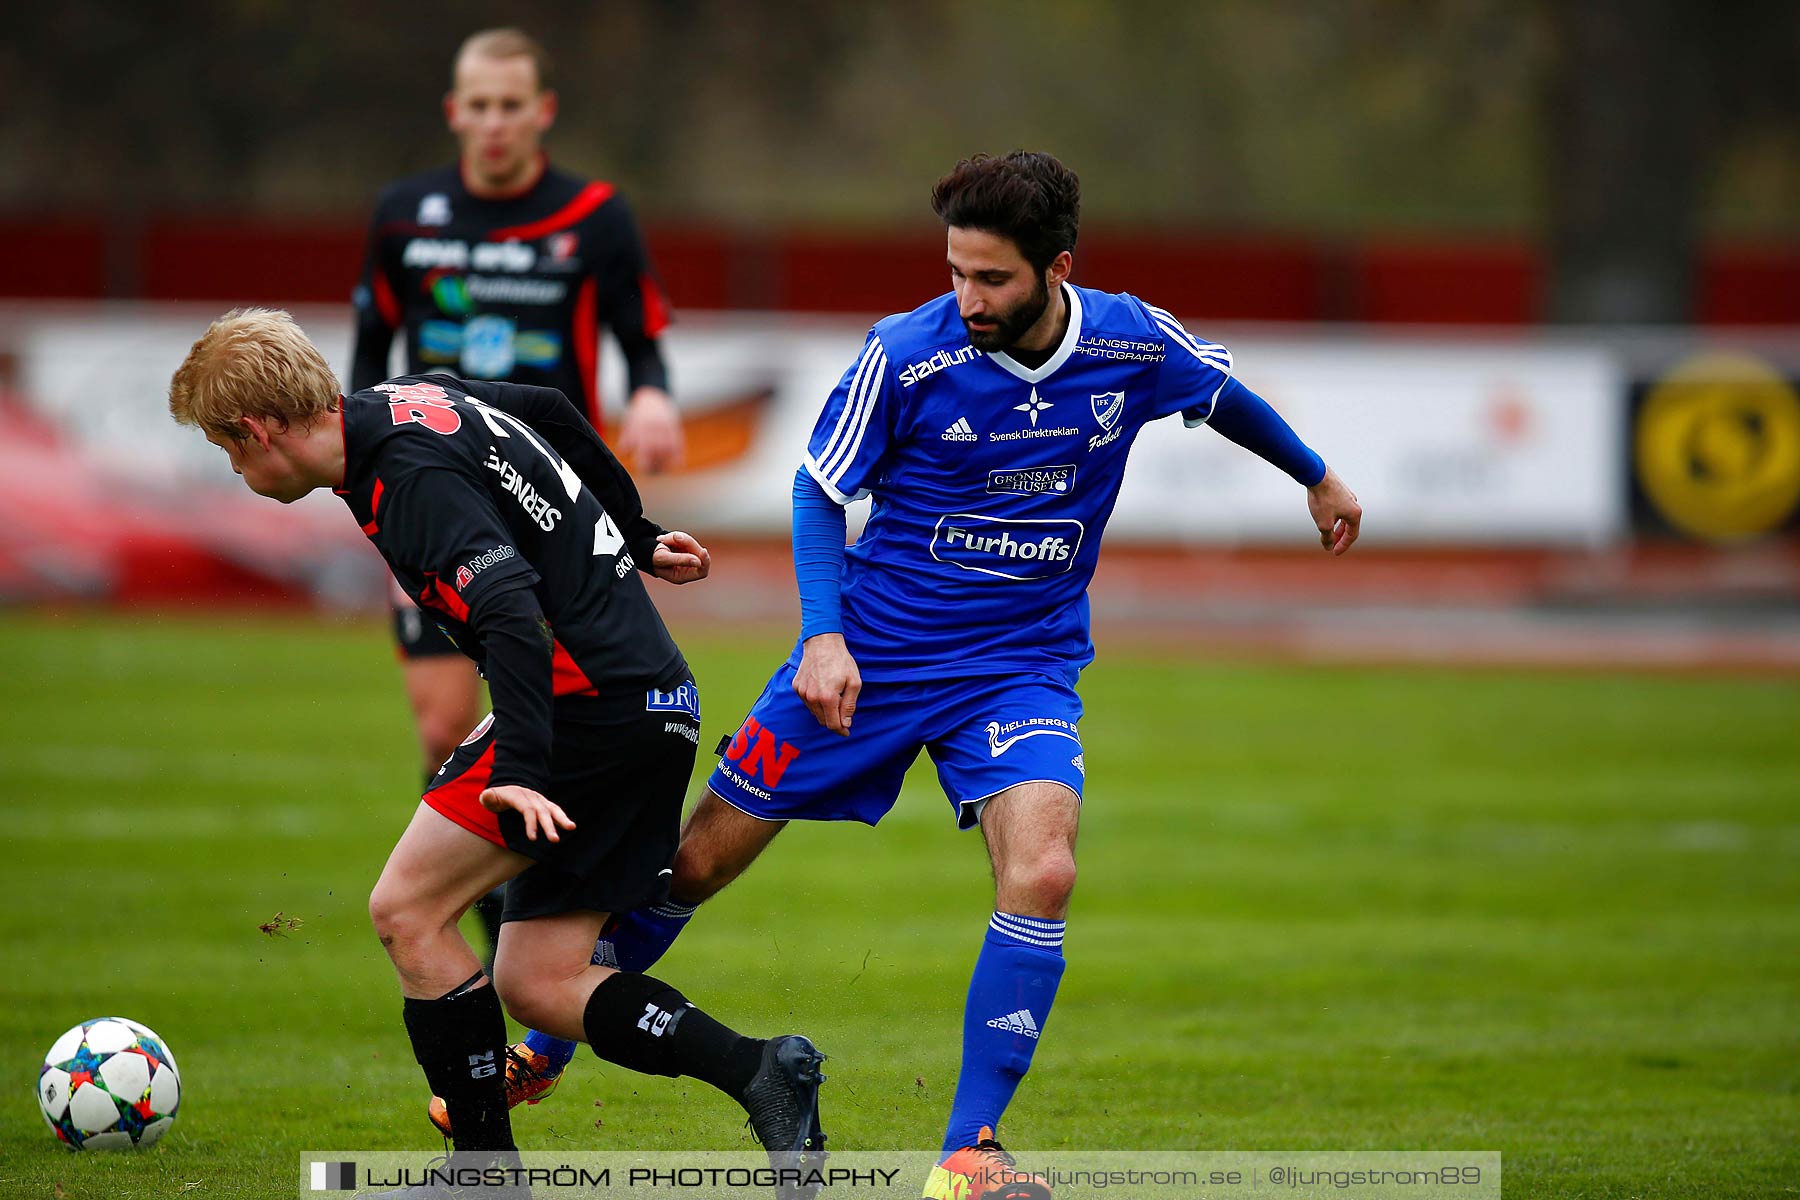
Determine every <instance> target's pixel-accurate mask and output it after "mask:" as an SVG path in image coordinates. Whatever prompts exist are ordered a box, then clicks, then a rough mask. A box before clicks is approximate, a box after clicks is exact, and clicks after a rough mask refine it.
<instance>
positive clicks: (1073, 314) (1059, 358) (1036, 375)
mask: <svg viewBox="0 0 1800 1200" xmlns="http://www.w3.org/2000/svg"><path fill="white" fill-rule="evenodd" d="M1062 292H1063V299H1064V300H1066V301H1068V304H1069V330H1068V332H1067V333H1065V334H1063V340H1062V344H1061V345H1059V346H1058V347H1057V348H1056V353H1055V354H1052V355H1051V356H1050V357H1049V358H1047V359H1045V360H1044V365H1043V366H1041V367H1038V368H1036V369H1035V370H1033V369H1032V368H1030V367H1026V366H1024V365H1022V364H1020V363H1018V362H1016V361H1014V359H1013V357H1012V356H1011V355H1010V354H1007V353H1006V352H1005V351H1004V350H995V351H994V352H993V353H991V354H989V355H988V357H989V358H991V359H993V360H994V364H995V365H996V366H998V367H999V368H1000V369H1001V370H1003V371H1006V372H1007V373H1008V374H1011V375H1017V376H1018V377H1019V378H1020V379H1023V380H1024V381H1025V382H1026V383H1042V382H1043V381H1044V380H1046V379H1048V378H1049V377H1050V376H1051V374H1052V373H1054V372H1055V370H1056V368H1058V367H1060V366H1062V365H1063V364H1064V363H1066V362H1068V361H1069V356H1070V355H1071V354H1073V353H1075V343H1077V342H1079V341H1080V340H1081V297H1080V295H1079V294H1077V293H1076V291H1075V289H1074V288H1072V287H1070V286H1069V285H1068V284H1066V283H1065V284H1063V285H1062Z"/></svg>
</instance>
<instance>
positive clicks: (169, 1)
mask: <svg viewBox="0 0 1800 1200" xmlns="http://www.w3.org/2000/svg"><path fill="white" fill-rule="evenodd" d="M502 23H504V24H515V25H518V26H521V27H523V28H525V29H527V30H528V31H531V32H533V33H535V34H537V35H538V36H539V37H541V38H542V39H543V40H544V41H545V42H546V43H548V44H549V46H550V47H551V51H552V54H553V55H554V56H555V58H556V60H557V70H558V76H557V80H556V84H557V88H558V91H559V92H560V93H561V96H562V100H563V106H562V116H561V118H560V120H559V123H558V127H557V129H556V130H555V131H554V132H553V133H552V135H551V142H550V145H551V148H552V152H553V155H554V157H555V158H557V159H558V160H559V161H560V162H561V163H563V164H564V165H566V166H568V167H570V168H571V169H574V170H578V171H583V172H588V173H592V174H596V175H600V176H603V177H606V178H609V179H613V180H615V181H617V182H619V183H620V184H621V185H622V186H624V187H625V188H626V189H627V190H628V191H629V192H630V193H631V195H632V196H633V197H634V199H635V201H636V203H637V205H638V207H639V209H640V210H641V211H642V212H644V213H645V214H647V215H649V216H651V217H653V218H656V219H689V218H692V219H703V220H710V221H718V222H724V223H729V224H737V225H742V226H748V227H755V226H757V225H761V224H769V223H779V224H784V225H805V224H817V223H835V224H884V223H896V222H913V223H918V224H924V223H926V222H928V221H929V219H930V218H929V214H928V210H927V206H926V203H925V199H926V195H927V193H928V189H929V187H930V184H931V182H932V181H933V180H934V179H935V178H936V177H937V175H938V174H940V173H941V172H942V171H943V170H945V169H946V168H947V167H948V166H949V165H950V164H951V163H952V162H953V161H954V160H955V159H956V158H958V157H960V156H962V155H964V154H967V153H969V152H972V151H975V150H983V149H985V150H1006V149H1010V148H1012V147H1014V146H1029V147H1033V148H1040V149H1048V150H1051V151H1053V152H1055V153H1057V154H1058V155H1059V156H1061V157H1063V158H1064V159H1065V160H1066V161H1068V162H1069V163H1070V164H1071V165H1073V166H1075V167H1076V168H1077V169H1078V170H1079V171H1080V172H1081V173H1082V175H1083V177H1084V179H1085V180H1086V181H1087V184H1088V188H1087V197H1086V203H1085V208H1086V215H1087V216H1088V218H1089V219H1090V220H1092V221H1095V222H1103V223H1108V224H1124V223H1136V224H1142V225H1151V226H1167V227H1185V228H1195V227H1199V228H1211V229H1219V230H1225V231H1230V230H1244V229H1250V230H1268V231H1298V232H1305V233H1309V234H1313V233H1324V234H1330V233H1335V232H1340V231H1373V232H1385V231H1403V232H1416V231H1424V232H1434V231H1444V232H1457V233H1467V232H1471V231H1476V232H1485V231H1492V232H1495V233H1498V234H1503V235H1524V236H1528V237H1534V238H1544V239H1547V240H1548V242H1549V244H1550V245H1551V246H1552V247H1553V248H1554V249H1555V250H1557V251H1558V255H1559V261H1562V260H1565V259H1566V260H1567V261H1571V262H1576V263H1585V264H1586V265H1585V266H1583V267H1582V268H1581V270H1579V271H1577V272H1576V273H1577V274H1578V275H1582V276H1583V277H1584V278H1585V279H1586V283H1584V284H1580V285H1576V284H1571V285H1569V286H1567V287H1559V288H1558V290H1557V305H1558V306H1559V311H1560V313H1561V314H1562V315H1565V316H1577V317H1579V316H1581V315H1583V314H1591V313H1593V312H1595V311H1597V309H1605V310H1607V311H1613V310H1616V309H1617V308H1618V306H1619V304H1620V303H1621V298H1623V301H1624V302H1625V303H1626V306H1627V307H1629V304H1630V302H1631V297H1630V295H1629V294H1628V293H1631V292H1632V291H1633V288H1634V287H1641V286H1642V285H1643V280H1644V279H1645V278H1647V277H1649V276H1656V277H1657V278H1661V275H1658V273H1657V271H1650V272H1649V276H1646V274H1645V272H1644V271H1643V270H1641V269H1640V270H1638V271H1637V272H1636V273H1635V274H1634V272H1633V271H1632V270H1627V269H1624V268H1622V267H1620V266H1619V265H1618V264H1619V263H1621V262H1623V261H1625V260H1641V259H1643V258H1644V257H1645V256H1646V255H1649V256H1650V257H1652V258H1654V257H1657V256H1658V255H1659V254H1660V255H1661V257H1663V258H1665V259H1669V260H1671V262H1674V263H1675V265H1673V266H1670V265H1667V264H1665V265H1664V266H1663V267H1661V268H1658V271H1660V272H1661V274H1662V275H1667V274H1668V273H1669V272H1671V271H1673V272H1674V274H1675V275H1676V276H1679V275H1680V274H1681V271H1682V270H1683V269H1684V268H1683V267H1682V266H1680V265H1679V260H1682V259H1683V256H1684V255H1685V254H1686V250H1687V248H1688V247H1690V246H1691V244H1692V242H1693V240H1694V238H1695V237H1696V236H1698V235H1699V234H1700V233H1701V232H1706V233H1712V234H1724V235H1739V234H1742V235H1750V236H1772V237H1777V238H1786V239H1791V238H1793V237H1794V236H1795V235H1796V234H1800V88H1797V87H1796V85H1795V82H1794V81H1795V80H1796V79H1800V4H1796V3H1793V2H1792V0H1717V2H1714V3H1710V4H1705V3H1700V2H1699V0H1560V2H1559V0H1440V2H1435V3H1433V2H1425V0H1341V2H1334V0H1215V2H1206V3H1201V2H1192V3H1183V2H1179V0H1176V2H1169V3H1157V2H1150V0H1114V2H1104V0H1036V2H1035V3H1029V4H1027V3H1020V2H1017V0H991V2H989V3H985V4H965V3H957V2H956V0H913V2H910V3H869V2H862V3H859V2H853V0H780V2H777V0H612V2H610V3H605V4H578V3H573V2H570V0H513V2H512V3H509V4H506V5H504V6H496V5H490V4H477V3H472V2H469V0H438V3H435V4H432V5H395V4H351V3H346V2H344V0H314V2H313V3H309V4H293V3H282V2H279V0H158V2H155V3H143V2H141V0H140V2H137V3H130V2H126V0H64V2H62V3H59V4H54V5H31V6H13V7H12V8H11V9H10V10H9V13H8V16H7V18H6V20H5V23H4V27H3V28H0V111H3V112H4V116H0V208H6V209H11V210H15V211H43V210H45V209H51V210H58V209H61V210H70V211H81V212H104V213H110V214H117V213H130V212H135V211H143V210H149V209H156V210H190V211H191V210H199V211H210V210H255V211H259V212H265V213H284V214H287V213H291V214H295V215H308V214H329V215H331V216H342V215H344V214H347V213H348V214H356V213H361V212H363V211H366V209H367V207H368V206H369V204H370V203H371V201H372V198H373V195H374V192H375V189H376V188H377V187H378V186H379V185H380V184H381V183H382V182H383V181H385V180H387V179H389V178H391V177H393V176H396V175H399V174H402V173H405V172H409V171H412V170H416V169H419V168H423V167H426V166H430V165H433V164H436V163H439V162H443V161H446V160H447V159H448V158H449V157H451V155H452V153H453V147H452V143H451V141H450V139H449V136H448V134H447V133H446V132H445V131H444V128H443V124H442V117H441V113H440V109H439V99H440V97H441V96H442V94H443V92H444V90H445V88H446V86H447V82H448V74H449V62H450V58H451V55H452V54H453V52H454V50H455V48H456V46H457V44H458V43H459V42H460V41H461V39H462V38H463V37H464V36H465V35H466V34H468V33H469V32H471V31H473V30H475V29H477V28H482V27H485V26H489V25H494V24H502ZM1657 286H1662V285H1657ZM1671 294H1672V293H1671ZM1608 306H1611V308H1608ZM1640 315H1644V314H1640ZM1648 315H1654V314H1653V313H1652V314H1648Z"/></svg>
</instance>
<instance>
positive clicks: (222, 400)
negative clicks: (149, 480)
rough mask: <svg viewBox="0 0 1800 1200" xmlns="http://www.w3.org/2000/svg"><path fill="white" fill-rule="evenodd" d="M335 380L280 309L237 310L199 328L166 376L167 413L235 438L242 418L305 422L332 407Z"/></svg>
mask: <svg viewBox="0 0 1800 1200" xmlns="http://www.w3.org/2000/svg"><path fill="white" fill-rule="evenodd" d="M339 394H340V392H339V388H338V378H337V376H336V375H335V374H334V373H333V372H332V370H331V366H330V364H329V363H327V362H326V361H325V356H324V355H323V354H320V353H319V348H318V347H317V346H315V345H313V344H312V340H311V339H310V338H308V337H307V336H306V334H305V333H304V332H302V331H301V329H300V326H298V325H296V324H295V323H294V318H293V317H291V316H289V315H288V314H287V313H285V312H283V311H281V310H280V309H270V308H239V309H234V310H232V311H231V312H228V313H226V314H225V315H224V316H222V317H220V318H219V319H218V320H216V321H214V322H213V323H212V324H211V325H210V326H208V327H207V330H206V332H205V333H203V334H201V335H200V340H198V341H196V342H195V343H194V346H193V349H191V350H189V351H188V355H187V358H186V359H184V360H183V361H182V364H181V367H180V369H178V370H177V371H176V372H175V377H174V378H173V379H171V380H170V381H169V412H170V414H171V415H173V416H174V418H175V420H176V421H177V422H179V423H180V424H183V425H194V426H197V427H199V428H200V429H203V430H205V431H206V432H207V433H210V434H212V435H213V436H214V437H220V438H233V439H237V440H242V439H243V438H244V436H245V432H244V426H243V422H242V418H244V417H257V418H260V419H261V420H263V421H264V422H267V423H269V424H272V425H276V426H279V427H281V428H284V429H285V428H291V427H294V426H300V427H303V428H304V427H310V426H311V425H312V423H313V422H314V421H316V420H317V419H318V418H319V417H322V416H324V415H325V414H326V413H331V412H336V411H337V407H338V396H339Z"/></svg>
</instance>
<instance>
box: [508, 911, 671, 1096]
mask: <svg viewBox="0 0 1800 1200" xmlns="http://www.w3.org/2000/svg"><path fill="white" fill-rule="evenodd" d="M694 908H695V906H694V905H692V904H677V903H675V902H674V901H673V900H670V901H668V902H666V903H663V904H657V905H652V906H651V907H649V908H636V909H633V910H632V911H630V912H628V913H622V914H620V916H619V921H618V924H617V925H615V926H614V927H613V928H612V929H611V930H609V931H608V932H607V933H606V935H605V936H604V937H602V938H601V939H600V940H599V941H597V942H595V943H594V962H596V963H598V964H600V965H601V966H605V967H615V968H617V969H618V970H621V971H629V972H632V973H635V974H642V973H643V972H645V971H648V970H649V969H650V968H651V967H653V966H655V965H656V961H657V960H658V959H660V958H661V957H662V956H663V955H664V954H666V953H668V950H669V947H670V946H673V945H674V944H675V939H676V938H678V937H680V936H681V931H682V930H683V929H685V928H687V923H688V920H689V918H691V917H692V916H693V915H694ZM525 1048H526V1049H528V1050H530V1051H531V1052H532V1053H533V1054H542V1055H544V1056H545V1057H546V1058H548V1059H549V1060H550V1066H549V1069H548V1071H547V1072H546V1073H547V1074H549V1075H560V1074H562V1069H563V1068H564V1067H566V1066H568V1065H569V1060H570V1059H572V1058H574V1057H575V1043H574V1042H569V1041H564V1040H563V1039H562V1038H559V1037H552V1036H550V1035H549V1034H547V1033H539V1032H538V1031H537V1030H535V1029H533V1030H530V1031H529V1032H527V1033H526V1034H525Z"/></svg>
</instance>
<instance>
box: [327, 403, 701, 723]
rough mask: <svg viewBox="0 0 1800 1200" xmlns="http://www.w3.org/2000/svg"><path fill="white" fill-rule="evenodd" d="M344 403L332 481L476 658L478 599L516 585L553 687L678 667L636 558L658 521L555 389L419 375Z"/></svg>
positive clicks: (428, 608) (587, 688) (677, 654)
mask: <svg viewBox="0 0 1800 1200" xmlns="http://www.w3.org/2000/svg"><path fill="white" fill-rule="evenodd" d="M343 406H344V407H343V422H344V463H345V466H344V480H343V483H342V484H341V485H340V486H339V487H338V488H337V492H338V494H339V495H340V496H342V497H343V499H344V502H345V503H346V504H347V505H349V507H350V511H351V512H352V514H354V515H355V517H356V519H357V521H358V522H359V523H360V524H361V525H362V530H363V533H364V534H366V535H367V536H368V538H369V540H370V541H371V542H372V543H374V545H375V547H376V549H378V550H379V551H381V555H382V557H383V558H385V559H386V560H387V563H388V566H389V567H390V568H391V569H392V571H393V574H394V578H395V579H396V580H397V581H398V582H399V584H400V586H401V588H402V589H403V590H404V591H405V592H406V593H407V595H408V596H409V597H411V598H412V600H413V601H414V602H415V603H417V604H418V605H419V607H420V608H421V609H423V610H424V611H425V613H426V615H427V616H428V617H432V618H435V619H436V620H437V622H438V623H439V624H440V625H442V626H443V628H444V630H445V632H446V633H448V634H449V635H450V637H451V638H452V640H454V641H455V642H456V643H457V646H458V647H459V648H460V649H462V650H463V651H464V652H465V653H466V654H468V655H469V656H470V657H471V658H473V659H475V660H476V662H477V663H480V662H482V661H483V659H484V649H483V647H482V645H481V644H480V640H479V636H478V635H477V633H476V631H475V629H474V628H473V627H472V625H473V624H476V623H479V622H478V616H479V614H480V612H481V610H482V607H483V605H484V604H486V603H490V602H491V600H492V598H493V597H495V596H497V595H498V594H500V593H501V592H503V591H504V590H506V589H508V588H519V587H526V588H530V589H531V591H532V592H533V593H534V595H535V596H536V598H537V602H538V606H539V607H540V608H541V609H542V612H543V616H544V619H545V621H546V622H547V623H548V626H549V629H548V631H547V632H548V634H549V636H550V637H552V638H553V639H554V640H553V655H554V658H553V671H554V685H553V686H554V694H555V695H557V696H573V695H610V694H619V693H623V692H626V691H629V690H633V689H637V690H642V689H645V688H649V687H656V686H662V685H664V684H666V683H668V682H669V681H671V680H676V681H679V680H680V679H681V678H684V677H685V671H686V664H685V662H684V660H683V659H682V655H681V651H680V650H679V649H678V648H677V647H676V645H675V642H674V640H673V639H672V638H671V637H670V636H669V632H668V630H667V628H665V627H664V625H663V622H662V618H661V616H660V615H659V614H658V613H657V611H656V607H655V605H654V604H652V603H651V601H650V597H649V595H648V593H647V592H646V591H645V589H644V584H643V581H642V579H641V578H640V577H639V574H638V568H639V567H642V568H644V569H645V570H648V569H649V566H650V555H651V554H652V553H653V552H654V550H655V545H656V542H655V539H656V536H657V535H658V534H659V533H660V532H661V529H660V528H659V527H658V526H657V525H656V524H655V523H654V522H651V521H649V520H648V519H647V518H645V517H644V515H643V513H642V509H641V505H640V502H639V500H638V496H637V490H636V488H635V486H634V485H633V484H632V482H631V477H630V476H629V475H628V474H626V472H625V470H624V468H623V467H621V466H620V465H619V463H618V461H617V460H616V459H614V458H613V457H612V455H611V453H610V452H609V451H607V450H606V448H605V446H604V444H603V443H601V441H600V439H599V438H598V436H597V435H596V434H595V433H594V431H593V429H592V428H591V427H589V426H588V425H587V423H586V422H585V420H584V419H583V417H582V416H581V414H579V413H578V412H576V410H575V409H574V407H573V406H572V405H571V404H570V403H569V402H568V401H567V400H566V399H565V398H564V397H563V396H562V395H561V394H560V393H557V392H554V391H551V390H548V389H544V388H535V387H524V386H519V385H513V384H504V383H489V382H477V381H473V380H469V381H464V380H459V379H456V378H453V377H451V376H447V375H413V376H402V377H401V378H398V379H393V380H389V381H387V382H385V383H381V384H377V385H376V386H374V387H373V388H369V389H367V390H365V391H360V392H356V393H354V394H352V395H350V396H348V397H346V398H345V400H344V402H343ZM496 704H497V705H498V700H496Z"/></svg>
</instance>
